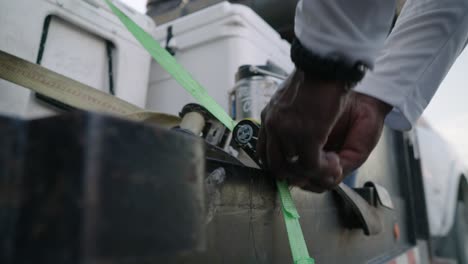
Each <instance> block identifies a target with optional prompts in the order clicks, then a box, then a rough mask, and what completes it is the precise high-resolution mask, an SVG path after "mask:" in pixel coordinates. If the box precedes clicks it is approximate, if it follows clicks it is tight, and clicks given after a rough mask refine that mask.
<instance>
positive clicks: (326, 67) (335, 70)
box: [291, 38, 368, 89]
mask: <svg viewBox="0 0 468 264" xmlns="http://www.w3.org/2000/svg"><path fill="white" fill-rule="evenodd" d="M291 59H292V61H293V62H294V64H295V65H296V68H298V69H300V70H302V71H304V72H305V73H306V75H307V77H309V78H313V79H317V80H321V81H342V82H344V83H345V84H346V89H351V88H353V87H354V86H356V84H357V83H358V82H359V81H361V80H362V78H364V75H365V74H366V70H367V68H368V67H367V66H366V65H365V64H364V63H362V62H360V61H358V62H355V63H350V62H349V61H346V60H345V59H344V56H340V55H339V54H334V55H329V56H327V57H322V56H320V55H317V54H315V53H313V52H311V51H309V50H307V49H306V48H305V47H304V46H302V44H301V43H300V42H299V40H298V39H296V38H295V39H294V40H293V43H292V45H291Z"/></svg>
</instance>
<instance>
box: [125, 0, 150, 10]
mask: <svg viewBox="0 0 468 264" xmlns="http://www.w3.org/2000/svg"><path fill="white" fill-rule="evenodd" d="M120 1H121V2H123V3H125V4H127V5H129V6H131V7H133V8H134V9H135V10H137V11H139V12H141V13H145V12H146V1H147V0H120Z"/></svg>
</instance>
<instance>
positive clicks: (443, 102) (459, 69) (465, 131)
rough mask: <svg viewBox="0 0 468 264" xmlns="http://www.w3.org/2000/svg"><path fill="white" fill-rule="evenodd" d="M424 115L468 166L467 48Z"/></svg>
mask: <svg viewBox="0 0 468 264" xmlns="http://www.w3.org/2000/svg"><path fill="white" fill-rule="evenodd" d="M423 115H424V116H425V117H426V118H427V119H428V121H429V122H430V123H431V125H432V126H433V127H434V128H435V129H436V130H437V131H439V132H440V133H441V134H442V135H443V136H444V138H445V139H446V140H447V141H449V142H450V143H451V144H452V146H453V147H454V148H455V149H456V151H457V152H458V153H460V154H461V156H462V158H463V159H464V163H465V164H468V49H466V50H465V51H464V52H463V53H462V54H461V55H460V57H458V59H457V61H456V62H455V64H454V65H453V67H452V69H451V70H450V72H449V73H448V75H447V77H446V78H445V80H444V81H443V82H442V84H441V86H440V87H439V89H438V90H437V93H436V95H435V96H434V98H433V99H432V101H431V103H430V104H429V106H428V107H427V109H426V111H425V112H424V114H423Z"/></svg>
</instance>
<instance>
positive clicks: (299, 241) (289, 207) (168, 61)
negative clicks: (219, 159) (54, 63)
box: [105, 0, 314, 264]
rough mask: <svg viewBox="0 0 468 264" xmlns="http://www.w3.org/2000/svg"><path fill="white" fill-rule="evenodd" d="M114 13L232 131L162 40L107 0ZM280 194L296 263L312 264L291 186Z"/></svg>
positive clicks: (221, 112)
mask: <svg viewBox="0 0 468 264" xmlns="http://www.w3.org/2000/svg"><path fill="white" fill-rule="evenodd" d="M105 1H106V3H107V4H108V5H109V7H110V9H111V10H112V11H113V12H114V14H115V15H116V16H117V17H118V18H119V19H120V21H122V23H123V24H124V25H125V27H127V29H128V30H129V31H130V33H132V34H133V36H134V37H135V38H136V39H137V40H138V41H139V42H140V43H141V45H143V47H144V48H145V49H146V50H147V51H148V52H149V53H150V54H151V56H152V57H153V58H154V59H155V60H156V61H157V62H158V63H159V64H160V65H161V67H163V68H164V69H165V70H166V71H167V72H168V73H169V74H170V75H171V76H172V77H173V78H174V79H175V80H176V81H177V82H178V83H179V84H180V85H181V86H182V87H183V88H184V89H185V90H187V92H189V93H190V94H191V95H192V96H193V97H194V98H195V99H196V100H197V101H198V102H199V103H200V104H201V105H202V106H204V107H205V108H206V109H208V111H210V113H211V114H213V115H214V116H215V117H216V118H217V119H218V120H219V121H221V122H222V123H223V124H224V125H225V126H226V127H227V128H228V129H229V130H231V131H232V130H233V129H234V126H235V124H236V122H235V121H234V120H232V118H231V117H230V116H229V115H228V114H227V113H226V112H225V111H224V109H223V108H222V107H221V106H220V105H219V104H218V103H217V102H216V101H215V100H214V99H213V98H212V97H211V96H210V95H209V94H208V93H207V91H206V89H205V88H203V86H201V85H200V84H199V83H198V82H197V81H195V80H194V79H193V77H192V76H191V75H190V73H189V72H188V71H187V70H185V69H184V68H183V67H182V66H181V65H180V64H178V63H177V61H176V60H175V58H174V57H173V56H172V55H171V54H170V53H169V52H167V51H166V50H165V49H164V48H162V47H161V45H159V43H158V42H157V41H156V40H154V39H153V37H151V35H150V34H148V33H146V32H145V31H144V30H143V29H141V28H140V27H139V26H138V25H137V24H136V23H135V22H133V21H132V20H131V19H130V18H129V17H128V16H127V15H125V14H124V13H123V12H122V11H121V10H120V9H119V8H118V7H116V6H115V5H114V4H113V3H112V2H111V1H110V0H105ZM277 186H278V190H279V196H280V200H281V204H282V210H283V216H284V221H285V222H286V230H287V233H288V238H289V244H290V247H291V251H292V255H293V260H294V263H295V264H311V263H312V264H313V263H314V260H313V259H312V258H310V257H309V253H308V251H307V246H306V243H305V240H304V236H303V235H302V230H301V225H300V223H299V214H298V213H297V210H296V207H295V206H294V202H293V200H292V198H291V193H290V192H289V189H288V186H287V184H285V183H282V182H278V183H277Z"/></svg>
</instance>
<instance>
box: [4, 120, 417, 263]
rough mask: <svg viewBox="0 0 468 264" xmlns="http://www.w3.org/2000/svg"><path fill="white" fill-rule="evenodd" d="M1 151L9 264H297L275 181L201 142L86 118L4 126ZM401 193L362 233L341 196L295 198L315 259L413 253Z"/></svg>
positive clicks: (148, 128)
mask: <svg viewBox="0 0 468 264" xmlns="http://www.w3.org/2000/svg"><path fill="white" fill-rule="evenodd" d="M0 144H2V148H0V165H1V166H2V167H0V190H1V192H0V201H1V207H0V235H1V237H0V263H6V264H12V263H15V264H16V263H38V264H42V263H44V264H45V263H47V264H58V263H60V264H62V263H70V264H75V263H76V264H78V263H80V264H81V263H86V264H87V263H106V264H107V263H109V264H123V263H189V264H190V263H197V264H198V263H277V264H284V263H290V262H291V256H290V250H289V243H288V240H287V235H286V230H285V227H284V222H283V218H282V215H281V212H280V207H279V201H278V199H277V194H276V192H275V188H274V183H273V181H272V180H271V179H270V178H269V177H267V175H264V174H263V173H262V172H261V171H259V170H255V169H251V168H246V167H242V166H240V165H236V162H233V160H232V159H231V158H229V157H228V156H226V155H224V154H221V153H219V151H218V149H216V148H206V147H205V146H204V143H203V142H202V141H201V140H200V139H198V138H195V137H193V136H188V135H184V134H180V133H176V132H174V131H169V130H165V129H162V128H157V127H152V126H148V125H143V124H138V123H133V122H130V121H125V120H120V119H117V118H114V117H108V116H102V115H97V114H91V113H81V114H67V115H63V116H57V117H52V118H47V119H41V120H34V121H21V120H17V119H9V118H0ZM206 149H208V151H206V153H205V150H206ZM216 153H218V154H216ZM205 155H208V156H205ZM388 155H392V154H388ZM380 162H382V160H380ZM376 173H377V174H378V173H379V172H378V171H376ZM393 194H394V193H393V192H391V195H392V199H393V202H394V205H395V208H396V211H392V210H389V209H386V208H383V207H380V208H378V209H376V213H378V214H379V217H380V219H381V220H382V227H383V229H382V232H381V233H379V234H378V235H376V236H365V235H364V233H363V231H362V230H361V229H350V228H348V227H347V223H348V222H349V219H348V214H347V213H346V211H344V210H343V204H342V201H340V199H339V198H338V196H337V195H335V194H333V193H325V194H313V193H309V192H305V191H301V190H298V189H293V190H292V195H293V198H294V200H295V201H296V205H297V207H298V211H299V213H300V215H301V219H300V221H301V224H302V228H303V232H304V236H305V239H306V241H307V244H308V247H309V251H310V254H311V256H313V257H314V258H315V259H316V261H317V263H367V262H370V261H374V262H373V263H382V262H379V261H380V260H383V261H384V260H385V259H386V257H390V256H391V255H392V254H394V253H395V254H397V253H399V252H400V251H401V250H402V249H404V248H406V247H408V246H409V244H408V241H407V236H408V235H407V234H406V233H405V232H407V230H406V229H405V228H401V230H402V232H403V233H402V235H401V237H400V239H399V240H398V239H395V237H394V233H393V229H394V224H395V223H398V224H400V226H404V225H405V222H404V221H405V216H404V214H405V210H406V205H405V202H404V197H401V196H398V195H396V196H394V195H393Z"/></svg>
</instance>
